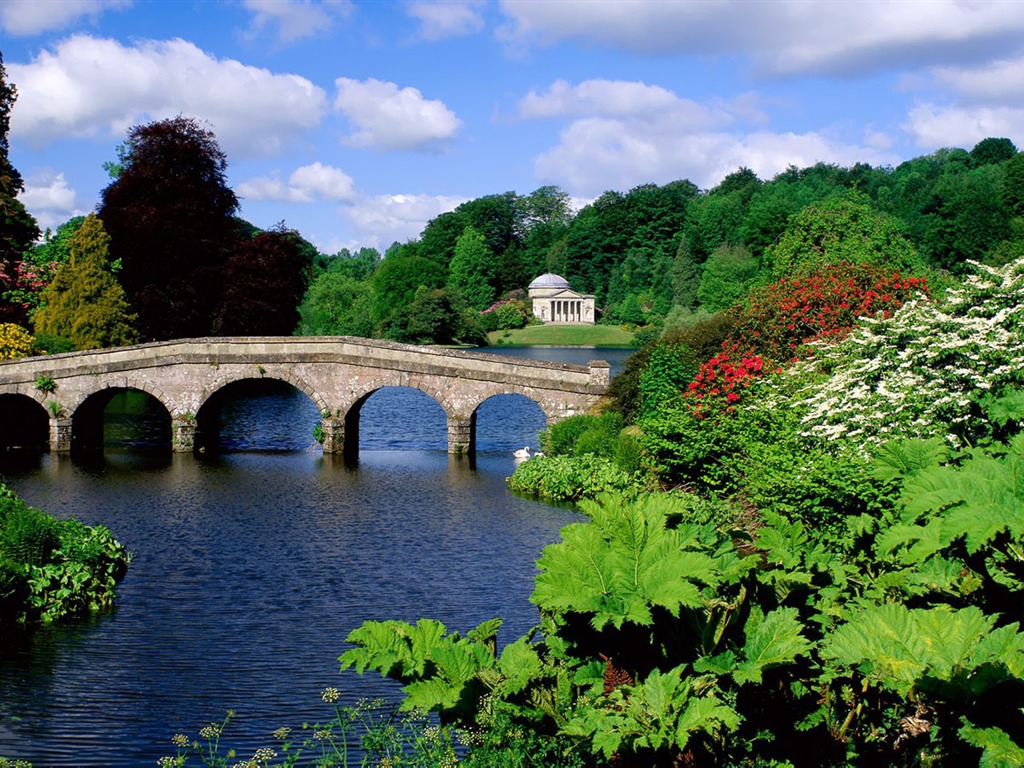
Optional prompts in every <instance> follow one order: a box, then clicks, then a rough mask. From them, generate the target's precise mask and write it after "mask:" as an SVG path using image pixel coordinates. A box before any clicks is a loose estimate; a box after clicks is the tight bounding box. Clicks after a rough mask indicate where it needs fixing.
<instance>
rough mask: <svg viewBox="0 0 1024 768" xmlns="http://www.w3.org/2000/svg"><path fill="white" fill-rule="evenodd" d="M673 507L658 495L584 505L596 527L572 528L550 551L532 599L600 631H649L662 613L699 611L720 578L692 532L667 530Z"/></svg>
mask: <svg viewBox="0 0 1024 768" xmlns="http://www.w3.org/2000/svg"><path fill="white" fill-rule="evenodd" d="M673 506H674V505H672V503H671V502H670V501H667V500H665V499H662V498H660V497H657V496H647V497H644V498H642V499H640V500H638V501H637V502H635V503H632V504H630V503H624V502H623V501H622V500H621V499H613V498H609V497H601V498H599V499H598V500H597V501H582V502H580V509H581V510H582V511H583V512H584V513H586V515H587V516H588V517H589V518H590V522H589V523H574V524H571V525H568V526H566V527H565V528H563V529H562V532H561V538H562V541H561V542H560V543H558V544H552V545H550V546H548V547H546V548H545V549H544V552H543V553H542V554H541V557H540V559H539V560H538V561H537V567H538V568H539V569H540V571H541V573H540V575H539V576H537V579H536V586H535V587H534V591H533V595H532V596H531V598H530V599H531V600H532V601H533V602H534V603H536V604H537V605H538V606H539V607H540V609H541V610H542V611H548V612H554V613H566V612H569V611H572V612H574V613H581V614H585V615H587V616H588V619H589V622H590V625H591V626H592V627H593V628H594V629H596V630H601V629H603V628H604V627H605V626H608V625H611V626H613V627H615V628H616V629H620V628H621V627H622V625H623V624H624V623H626V622H628V623H630V624H636V625H640V626H650V625H652V624H653V623H654V616H653V613H652V611H653V610H654V609H656V608H658V607H660V608H663V609H666V610H667V611H669V612H670V613H672V614H675V613H677V612H678V610H679V609H680V608H681V607H688V608H696V607H698V606H699V605H701V595H700V585H702V584H713V583H714V582H715V581H716V580H717V578H718V576H717V575H716V574H715V572H714V567H713V562H712V560H711V558H710V557H709V556H708V554H706V553H704V552H702V551H700V550H701V549H702V546H701V544H702V543H701V542H700V540H699V539H698V538H697V537H696V536H695V535H694V534H693V532H692V531H690V530H687V529H676V528H668V527H667V522H668V519H669V518H668V514H669V512H670V511H672V509H671V508H672V507H673Z"/></svg>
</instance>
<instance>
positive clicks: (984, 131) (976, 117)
mask: <svg viewBox="0 0 1024 768" xmlns="http://www.w3.org/2000/svg"><path fill="white" fill-rule="evenodd" d="M903 128H904V130H906V131H907V132H908V133H910V135H911V136H912V137H913V139H914V141H915V143H916V144H917V145H918V146H919V147H923V148H926V149H938V148H941V147H964V148H966V149H970V148H971V147H973V146H974V145H975V144H977V143H978V142H979V141H981V140H982V139H985V138H988V137H989V136H1005V137H1008V138H1010V139H1011V140H1013V141H1014V143H1016V144H1018V145H1019V144H1022V143H1024V108H1015V107H1000V106H993V107H962V106H937V105H935V104H919V105H917V106H916V107H914V108H913V109H911V110H910V111H909V113H908V114H907V120H906V122H905V123H904V124H903Z"/></svg>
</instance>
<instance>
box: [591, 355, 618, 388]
mask: <svg viewBox="0 0 1024 768" xmlns="http://www.w3.org/2000/svg"><path fill="white" fill-rule="evenodd" d="M587 367H588V368H589V369H590V386H591V388H597V387H600V388H601V389H602V391H603V390H604V389H605V388H607V386H608V384H609V383H610V382H611V378H612V367H611V366H610V365H609V364H608V363H606V362H605V361H604V360H591V361H590V362H589V363H587Z"/></svg>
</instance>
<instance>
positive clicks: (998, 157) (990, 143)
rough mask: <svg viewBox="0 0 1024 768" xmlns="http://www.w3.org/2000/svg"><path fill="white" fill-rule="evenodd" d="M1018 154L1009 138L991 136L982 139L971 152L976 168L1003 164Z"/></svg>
mask: <svg viewBox="0 0 1024 768" xmlns="http://www.w3.org/2000/svg"><path fill="white" fill-rule="evenodd" d="M1016 154H1017V147H1016V145H1015V144H1014V143H1013V142H1012V141H1010V140H1009V139H1007V138H995V137H993V136H989V137H988V138H987V139H982V140H981V141H979V142H978V143H977V144H975V145H974V148H973V149H972V150H971V158H972V159H973V160H974V163H975V165H976V166H981V165H991V164H994V163H1002V162H1005V161H1007V160H1009V159H1010V158H1012V157H1013V156H1014V155H1016Z"/></svg>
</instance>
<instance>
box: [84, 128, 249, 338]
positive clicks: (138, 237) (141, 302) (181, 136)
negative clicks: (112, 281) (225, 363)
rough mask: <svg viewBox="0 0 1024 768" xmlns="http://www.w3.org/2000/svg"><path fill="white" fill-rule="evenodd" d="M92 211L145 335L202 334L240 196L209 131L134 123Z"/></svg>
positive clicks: (217, 292) (215, 303) (219, 288)
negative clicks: (228, 179)
mask: <svg viewBox="0 0 1024 768" xmlns="http://www.w3.org/2000/svg"><path fill="white" fill-rule="evenodd" d="M126 147H127V151H126V152H125V156H124V163H123V165H122V167H121V169H120V171H119V173H118V175H117V177H116V178H115V179H114V180H113V181H112V182H111V183H110V185H109V186H107V188H106V189H104V190H103V192H102V203H101V206H100V211H99V216H100V218H101V219H102V220H103V225H104V227H105V228H106V230H107V233H108V234H109V235H110V238H111V243H110V256H111V259H113V260H118V259H120V262H121V272H120V279H121V284H122V285H123V286H124V290H125V294H126V296H127V298H128V302H129V304H130V305H131V308H132V311H133V312H135V313H136V314H137V315H138V318H139V333H140V336H141V337H142V338H144V339H174V338H183V337H190V336H205V335H208V334H210V333H211V332H212V330H213V323H214V318H215V315H216V313H217V311H218V307H219V306H220V304H221V296H222V293H223V274H224V267H225V263H226V261H227V258H228V253H229V251H230V249H231V247H232V245H233V243H234V242H235V236H234V233H235V222H234V218H233V217H234V214H235V212H236V210H237V209H238V198H237V197H236V196H235V193H234V192H233V191H232V190H231V189H230V188H229V187H228V185H227V182H226V171H227V159H226V157H225V155H224V153H223V152H222V151H221V149H220V147H219V145H218V144H217V140H216V138H215V137H214V135H213V133H212V132H211V131H209V130H207V129H206V128H204V127H202V126H201V125H200V124H199V123H198V122H196V121H195V120H193V119H191V118H186V117H181V116H179V117H175V118H172V119H168V120H160V121H157V122H154V123H150V124H148V125H140V126H135V127H133V128H132V129H131V130H130V131H129V133H128V139H127V142H126Z"/></svg>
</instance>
